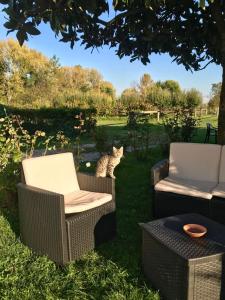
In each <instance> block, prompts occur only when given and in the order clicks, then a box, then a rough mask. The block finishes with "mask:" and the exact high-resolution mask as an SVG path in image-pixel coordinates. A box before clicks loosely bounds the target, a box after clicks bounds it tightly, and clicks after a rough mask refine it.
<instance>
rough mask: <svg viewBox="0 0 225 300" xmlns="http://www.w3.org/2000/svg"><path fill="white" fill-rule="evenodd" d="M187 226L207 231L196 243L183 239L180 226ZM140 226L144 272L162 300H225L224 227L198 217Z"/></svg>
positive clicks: (186, 238)
mask: <svg viewBox="0 0 225 300" xmlns="http://www.w3.org/2000/svg"><path fill="white" fill-rule="evenodd" d="M187 223H197V224H201V225H203V226H205V227H207V229H208V232H207V234H206V236H205V237H202V238H197V239H195V238H191V237H189V236H188V235H186V233H184V232H183V225H184V224H187ZM140 226H141V227H142V229H143V250H142V263H143V270H144V272H145V274H146V276H147V278H148V279H149V281H150V283H151V284H153V286H155V287H156V288H157V289H159V291H160V293H161V294H162V296H163V297H164V298H165V299H171V300H183V299H184V300H186V299H188V300H222V299H225V291H224V289H225V279H224V275H225V264H224V262H223V261H224V253H225V226H223V225H220V224H218V223H216V222H214V221H212V220H210V219H208V218H206V217H203V216H201V215H198V214H185V215H178V216H173V217H168V218H163V219H159V220H156V221H152V222H149V223H145V224H140ZM164 298H163V299H164Z"/></svg>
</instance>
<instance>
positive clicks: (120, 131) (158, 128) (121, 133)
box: [81, 116, 217, 143]
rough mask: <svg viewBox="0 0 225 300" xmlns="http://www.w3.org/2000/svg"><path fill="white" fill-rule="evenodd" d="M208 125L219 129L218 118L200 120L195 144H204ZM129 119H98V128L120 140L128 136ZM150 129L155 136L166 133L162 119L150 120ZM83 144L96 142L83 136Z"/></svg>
mask: <svg viewBox="0 0 225 300" xmlns="http://www.w3.org/2000/svg"><path fill="white" fill-rule="evenodd" d="M206 123H211V124H212V125H213V126H215V127H217V117H216V116H203V117H201V118H199V124H198V127H197V130H196V133H195V135H194V137H193V142H200V143H203V142H204V139H205V134H206ZM126 124H127V117H104V118H103V117H102V118H99V119H98V122H97V126H99V127H105V128H106V131H107V134H108V136H109V138H110V139H111V140H118V139H120V138H123V137H125V136H127V132H128V129H127V128H126ZM149 127H150V129H151V131H152V133H153V134H157V135H159V136H160V135H162V134H163V133H164V128H163V122H162V119H161V120H160V122H157V120H156V119H155V118H150V120H149ZM214 141H215V139H214V138H213V137H212V138H211V139H210V142H211V143H214ZM81 142H82V143H93V142H94V140H93V138H92V137H91V136H85V135H84V136H82V137H81Z"/></svg>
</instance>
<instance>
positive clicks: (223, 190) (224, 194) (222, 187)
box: [212, 182, 225, 198]
mask: <svg viewBox="0 0 225 300" xmlns="http://www.w3.org/2000/svg"><path fill="white" fill-rule="evenodd" d="M212 194H213V196H216V197H221V198H225V182H220V183H219V184H218V185H217V186H216V187H215V188H214V189H213V191H212Z"/></svg>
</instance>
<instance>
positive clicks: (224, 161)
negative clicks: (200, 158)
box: [219, 146, 225, 182]
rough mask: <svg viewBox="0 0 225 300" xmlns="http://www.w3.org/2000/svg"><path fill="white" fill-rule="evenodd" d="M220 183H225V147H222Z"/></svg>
mask: <svg viewBox="0 0 225 300" xmlns="http://www.w3.org/2000/svg"><path fill="white" fill-rule="evenodd" d="M219 182H225V146H222V151H221V159H220V175H219Z"/></svg>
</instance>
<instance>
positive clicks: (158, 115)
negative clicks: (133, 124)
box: [157, 111, 160, 122]
mask: <svg viewBox="0 0 225 300" xmlns="http://www.w3.org/2000/svg"><path fill="white" fill-rule="evenodd" d="M159 117H160V111H157V121H158V122H159Z"/></svg>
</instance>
